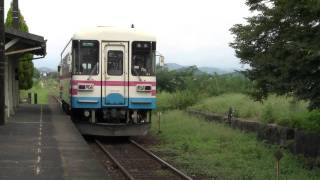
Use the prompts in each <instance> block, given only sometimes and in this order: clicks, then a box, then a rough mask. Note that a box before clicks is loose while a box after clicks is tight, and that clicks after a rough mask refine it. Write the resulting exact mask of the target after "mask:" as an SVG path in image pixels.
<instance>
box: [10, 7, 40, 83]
mask: <svg viewBox="0 0 320 180" xmlns="http://www.w3.org/2000/svg"><path fill="white" fill-rule="evenodd" d="M19 14H20V17H19V18H20V19H19V20H20V22H19V29H20V30H21V31H23V32H28V31H29V29H28V26H27V24H26V22H25V20H24V17H23V16H22V15H21V13H20V10H19ZM12 23H13V14H12V4H11V7H10V9H9V11H8V13H7V19H6V22H5V26H6V27H12ZM32 58H33V56H32V55H31V54H25V55H23V56H21V57H20V60H19V70H18V71H19V88H20V89H30V88H32V84H33V81H32V77H33V68H34V66H33V62H32Z"/></svg>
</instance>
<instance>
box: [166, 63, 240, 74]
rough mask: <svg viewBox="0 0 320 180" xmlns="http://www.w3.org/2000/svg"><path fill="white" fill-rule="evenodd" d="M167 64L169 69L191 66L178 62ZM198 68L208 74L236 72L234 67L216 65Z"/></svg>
mask: <svg viewBox="0 0 320 180" xmlns="http://www.w3.org/2000/svg"><path fill="white" fill-rule="evenodd" d="M165 66H166V67H168V69H169V70H179V69H183V68H187V67H189V66H182V65H180V64H176V63H166V64H165ZM198 69H199V70H200V71H201V72H204V73H208V74H214V73H217V74H228V73H232V72H235V70H234V69H222V68H215V67H198Z"/></svg>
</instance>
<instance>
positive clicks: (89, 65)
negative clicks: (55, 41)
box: [72, 40, 99, 75]
mask: <svg viewBox="0 0 320 180" xmlns="http://www.w3.org/2000/svg"><path fill="white" fill-rule="evenodd" d="M72 56H73V74H75V75H97V74H98V73H99V42H98V41H91V40H81V41H79V40H74V41H73V42H72Z"/></svg>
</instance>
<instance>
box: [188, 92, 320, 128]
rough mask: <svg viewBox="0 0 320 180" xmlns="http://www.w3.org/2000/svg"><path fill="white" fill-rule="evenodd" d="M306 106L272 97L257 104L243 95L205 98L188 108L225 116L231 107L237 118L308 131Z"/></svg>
mask: <svg viewBox="0 0 320 180" xmlns="http://www.w3.org/2000/svg"><path fill="white" fill-rule="evenodd" d="M307 106H308V103H307V102H305V101H297V100H295V99H293V98H291V97H284V96H274V95H272V96H270V97H269V98H268V99H267V100H265V101H264V102H257V101H254V100H252V99H251V98H250V97H248V96H247V95H244V94H223V95H220V96H215V97H210V98H207V99H205V100H203V101H200V102H198V103H197V104H195V105H194V106H192V107H190V108H191V109H196V110H202V111H209V112H215V113H220V114H225V113H226V112H228V110H229V108H230V107H232V108H233V109H234V111H235V115H236V116H237V117H242V118H248V119H253V120H257V121H262V122H265V123H277V124H280V125H286V126H291V127H294V128H304V129H308V127H311V125H308V119H309V116H310V112H309V111H308V109H307ZM314 114H317V113H316V112H315V113H314ZM315 117H317V118H318V119H319V117H320V116H315V115H314V117H313V119H315ZM318 122H319V121H318ZM319 125H320V122H319ZM309 129H310V128H309ZM319 130H320V128H319Z"/></svg>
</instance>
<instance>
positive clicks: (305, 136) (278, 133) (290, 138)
mask: <svg viewBox="0 0 320 180" xmlns="http://www.w3.org/2000/svg"><path fill="white" fill-rule="evenodd" d="M187 113H189V114H190V115H196V116H200V117H202V118H205V119H206V120H208V121H216V122H220V123H227V124H229V125H230V126H231V127H232V128H235V129H240V130H242V131H245V132H254V133H256V134H257V138H258V139H259V140H264V141H266V142H268V143H271V144H277V145H280V146H282V147H284V148H287V149H289V150H290V151H291V152H292V153H293V154H302V155H303V156H304V157H307V158H311V159H312V166H315V165H316V166H319V165H320V162H318V161H320V135H319V134H314V133H308V132H304V131H302V130H297V129H292V128H289V127H284V126H279V125H277V124H264V123H261V122H258V121H249V120H245V119H241V118H230V117H229V118H228V116H227V115H225V116H223V115H220V114H216V113H210V112H203V111H197V110H187Z"/></svg>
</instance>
